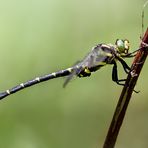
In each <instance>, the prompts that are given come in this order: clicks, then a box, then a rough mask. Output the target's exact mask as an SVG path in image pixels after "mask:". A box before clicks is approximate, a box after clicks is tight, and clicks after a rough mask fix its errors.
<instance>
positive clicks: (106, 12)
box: [0, 0, 148, 148]
mask: <svg viewBox="0 0 148 148" xmlns="http://www.w3.org/2000/svg"><path fill="white" fill-rule="evenodd" d="M143 4H144V0H141V1H139V0H131V1H129V0H124V1H123V0H110V1H108V0H89V1H85V0H75V1H72V0H62V1H61V0H13V1H11V0H5V1H4V0H1V1H0V67H1V73H0V82H1V83H0V88H1V89H0V90H1V91H3V90H5V89H8V88H10V87H12V86H14V85H16V84H19V83H22V82H24V81H26V80H28V79H31V78H34V77H36V76H40V75H44V74H47V73H50V72H54V71H57V70H60V69H63V68H67V67H69V66H71V65H72V64H73V63H75V61H77V60H79V59H81V58H83V57H84V56H85V54H87V53H88V52H89V50H90V49H91V48H92V47H93V46H94V45H96V44H97V43H114V42H115V40H116V39H117V38H128V39H129V40H130V42H131V50H132V51H134V50H135V49H137V48H138V46H139V42H140V35H141V11H142V6H143ZM144 21H145V22H144V23H145V28H146V27H147V24H148V7H147V8H146V9H145V20H144ZM131 62H132V60H127V63H128V64H129V65H130V64H131ZM147 64H148V62H146V63H145V66H144V67H143V70H142V73H141V75H140V78H139V80H138V83H137V88H136V90H140V91H141V92H140V93H139V94H135V93H134V94H133V98H132V100H131V102H130V105H129V108H128V112H127V114H126V118H125V120H124V123H123V126H122V128H121V131H120V134H119V137H118V140H117V145H116V147H118V148H125V147H126V148H131V147H134V148H139V147H140V148H147V147H148V141H147V139H148V131H147V125H148V101H147V99H148V98H147V97H148V91H147V87H148V84H147V80H148V79H147V76H148V69H147V68H146V66H147ZM111 70H112V66H106V67H104V68H102V69H101V70H100V71H98V72H96V73H94V74H93V75H92V76H91V77H90V78H83V79H76V80H73V81H72V82H71V83H70V84H69V85H68V86H67V88H65V89H63V88H62V84H63V81H64V79H62V78H59V79H54V80H51V81H48V82H45V83H42V84H39V85H37V86H34V87H31V88H28V89H25V90H23V91H21V92H19V93H16V94H14V95H12V96H9V97H8V98H6V99H4V100H3V101H1V102H0V119H1V121H0V147H1V148H96V147H98V148H99V147H101V146H102V144H103V142H104V138H105V135H106V133H107V130H108V127H109V124H110V121H111V119H112V115H113V112H114V109H115V106H116V104H117V101H118V97H119V95H120V92H121V90H122V87H120V86H117V85H116V84H115V83H113V82H112V81H111ZM119 73H120V76H121V77H126V75H125V74H124V72H123V69H122V67H121V66H119Z"/></svg>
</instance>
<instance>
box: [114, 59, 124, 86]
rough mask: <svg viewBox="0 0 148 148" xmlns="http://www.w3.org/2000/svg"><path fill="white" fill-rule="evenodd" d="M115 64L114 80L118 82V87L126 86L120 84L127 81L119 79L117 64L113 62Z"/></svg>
mask: <svg viewBox="0 0 148 148" xmlns="http://www.w3.org/2000/svg"><path fill="white" fill-rule="evenodd" d="M113 64H114V66H113V70H112V80H113V81H114V82H116V83H117V84H118V85H122V86H124V83H120V82H125V81H126V79H118V71H117V63H116V62H115V61H113Z"/></svg>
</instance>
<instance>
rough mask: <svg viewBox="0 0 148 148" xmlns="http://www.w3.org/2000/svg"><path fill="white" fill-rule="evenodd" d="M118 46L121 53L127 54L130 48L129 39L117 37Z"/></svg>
mask: <svg viewBox="0 0 148 148" xmlns="http://www.w3.org/2000/svg"><path fill="white" fill-rule="evenodd" d="M116 46H117V50H118V52H119V53H121V54H122V53H124V54H127V53H128V50H129V41H128V40H127V39H125V40H121V39H117V40H116Z"/></svg>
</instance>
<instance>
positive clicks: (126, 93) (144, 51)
mask: <svg viewBox="0 0 148 148" xmlns="http://www.w3.org/2000/svg"><path fill="white" fill-rule="evenodd" d="M147 55H148V29H147V31H146V32H145V35H144V37H143V39H142V41H141V44H140V50H139V51H138V52H137V54H136V56H135V58H134V61H133V64H132V66H131V72H130V73H129V74H128V76H127V80H126V82H125V86H124V87H123V90H122V92H121V95H120V98H119V101H118V104H117V106H116V110H115V112H114V115H113V118H112V122H111V124H110V127H109V130H108V133H107V136H106V139H105V142H104V145H103V148H114V146H115V143H116V139H117V136H118V134H119V130H120V128H121V125H122V122H123V119H124V116H125V113H126V110H127V107H128V104H129V101H130V99H131V96H132V93H133V91H134V87H135V85H136V82H137V80H138V77H139V75H140V72H141V69H142V67H143V65H144V62H145V60H146V58H147Z"/></svg>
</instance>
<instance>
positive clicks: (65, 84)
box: [63, 61, 81, 87]
mask: <svg viewBox="0 0 148 148" xmlns="http://www.w3.org/2000/svg"><path fill="white" fill-rule="evenodd" d="M79 65H81V61H77V62H76V63H75V64H74V65H73V71H72V73H71V74H70V75H69V76H67V77H66V80H65V82H64V84H63V87H66V86H67V84H68V83H69V82H70V81H71V79H72V78H73V77H74V76H77V75H78V74H79V73H80V71H81V68H80V66H79ZM77 66H78V68H77Z"/></svg>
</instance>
